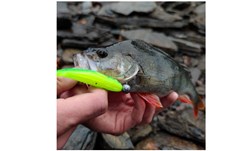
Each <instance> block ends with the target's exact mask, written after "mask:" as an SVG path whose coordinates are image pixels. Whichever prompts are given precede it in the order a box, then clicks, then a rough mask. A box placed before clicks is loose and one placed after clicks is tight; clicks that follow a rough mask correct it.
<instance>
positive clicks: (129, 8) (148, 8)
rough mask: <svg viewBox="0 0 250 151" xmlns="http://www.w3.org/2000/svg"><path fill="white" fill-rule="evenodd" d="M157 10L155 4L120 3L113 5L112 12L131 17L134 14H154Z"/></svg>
mask: <svg viewBox="0 0 250 151" xmlns="http://www.w3.org/2000/svg"><path fill="white" fill-rule="evenodd" d="M155 8H156V4H155V2H118V3H113V4H112V7H111V10H112V11H113V12H116V13H119V14H122V15H129V14H131V13H132V12H138V13H148V12H152V11H153V10H154V9H155Z"/></svg>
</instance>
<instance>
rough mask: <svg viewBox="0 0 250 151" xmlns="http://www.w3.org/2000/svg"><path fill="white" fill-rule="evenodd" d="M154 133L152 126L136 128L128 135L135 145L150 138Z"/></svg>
mask: <svg viewBox="0 0 250 151" xmlns="http://www.w3.org/2000/svg"><path fill="white" fill-rule="evenodd" d="M152 131H153V129H152V126H151V125H149V124H147V125H141V126H136V127H134V128H132V129H130V130H129V131H128V134H129V135H130V138H131V140H132V142H133V144H136V143H137V142H138V141H140V140H141V139H143V138H145V137H146V136H148V135H149V134H150V133H151V132H152Z"/></svg>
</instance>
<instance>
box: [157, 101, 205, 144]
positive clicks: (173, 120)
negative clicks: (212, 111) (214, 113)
mask: <svg viewBox="0 0 250 151" xmlns="http://www.w3.org/2000/svg"><path fill="white" fill-rule="evenodd" d="M190 115H193V108H192V106H191V105H187V104H184V103H175V104H174V105H172V106H171V107H170V109H167V110H164V111H162V112H161V113H160V114H159V115H158V116H157V117H158V119H159V123H158V124H159V127H160V128H161V129H162V130H165V131H167V132H169V133H172V134H175V135H177V136H181V137H184V138H187V139H191V140H193V141H197V142H200V143H203V144H205V113H204V112H202V111H199V113H198V118H197V119H195V117H194V116H190Z"/></svg>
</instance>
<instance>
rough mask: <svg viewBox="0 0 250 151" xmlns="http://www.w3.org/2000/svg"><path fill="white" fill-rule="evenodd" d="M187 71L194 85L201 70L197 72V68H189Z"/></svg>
mask: <svg viewBox="0 0 250 151" xmlns="http://www.w3.org/2000/svg"><path fill="white" fill-rule="evenodd" d="M189 71H190V73H191V77H192V79H191V80H192V83H193V84H194V85H195V83H196V81H198V79H199V78H200V76H201V70H199V69H198V68H189Z"/></svg>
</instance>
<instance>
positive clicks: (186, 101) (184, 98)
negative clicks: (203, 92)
mask: <svg viewBox="0 0 250 151" xmlns="http://www.w3.org/2000/svg"><path fill="white" fill-rule="evenodd" d="M178 100H180V101H181V102H183V103H187V104H193V102H192V101H191V100H190V99H189V97H188V96H186V95H180V96H179V97H178Z"/></svg>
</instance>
